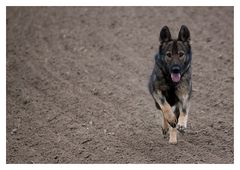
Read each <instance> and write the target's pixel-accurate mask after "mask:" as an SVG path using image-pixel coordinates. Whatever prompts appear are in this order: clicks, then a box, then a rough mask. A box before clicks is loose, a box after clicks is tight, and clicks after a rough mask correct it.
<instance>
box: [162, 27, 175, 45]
mask: <svg viewBox="0 0 240 170" xmlns="http://www.w3.org/2000/svg"><path fill="white" fill-rule="evenodd" d="M171 40H172V36H171V33H170V31H169V28H168V27H167V26H164V27H163V28H162V30H161V31H160V37H159V41H160V42H161V43H163V42H168V41H171Z"/></svg>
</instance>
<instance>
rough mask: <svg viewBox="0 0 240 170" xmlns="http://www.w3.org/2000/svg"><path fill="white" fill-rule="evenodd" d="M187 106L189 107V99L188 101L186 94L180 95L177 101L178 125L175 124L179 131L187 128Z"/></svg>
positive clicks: (182, 131)
mask: <svg viewBox="0 0 240 170" xmlns="http://www.w3.org/2000/svg"><path fill="white" fill-rule="evenodd" d="M189 108H190V101H189V97H188V95H182V96H181V102H179V111H180V115H179V118H178V125H177V129H178V131H179V132H181V133H184V132H185V130H186V128H187V120H188V112H189Z"/></svg>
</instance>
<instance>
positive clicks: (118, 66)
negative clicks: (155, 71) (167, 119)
mask: <svg viewBox="0 0 240 170" xmlns="http://www.w3.org/2000/svg"><path fill="white" fill-rule="evenodd" d="M182 24H185V25H187V26H188V27H189V29H190V31H191V35H192V47H193V63H192V65H193V97H192V107H191V110H190V115H189V123H188V131H187V133H186V134H185V135H181V134H179V135H178V139H179V142H178V144H177V145H169V144H168V140H167V139H163V137H162V135H161V124H160V122H161V119H160V118H161V115H160V113H159V111H158V110H157V109H156V108H155V105H154V102H153V99H152V97H151V96H150V94H149V93H148V89H147V83H148V78H149V75H150V74H151V71H152V68H153V65H154V59H153V56H154V54H155V53H156V52H157V51H158V45H159V42H158V37H159V32H160V28H161V27H162V26H164V25H168V26H169V27H170V29H171V31H172V34H173V35H175V36H176V35H177V33H178V30H179V29H180V26H181V25H182ZM233 79H234V77H233V7H187V8H184V7H170V8H169V7H62V8H59V7H58V8H57V7H45V8H40V7H39V8H37V7H35V8H33V7H27V8H24V7H8V8H7V158H6V161H7V163H233V161H234V160H233V150H234V149H233Z"/></svg>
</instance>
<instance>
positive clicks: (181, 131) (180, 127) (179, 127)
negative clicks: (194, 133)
mask: <svg viewBox="0 0 240 170" xmlns="http://www.w3.org/2000/svg"><path fill="white" fill-rule="evenodd" d="M177 130H178V131H179V132H180V133H182V134H184V133H185V132H186V127H185V126H183V125H177Z"/></svg>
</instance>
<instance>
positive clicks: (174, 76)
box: [171, 73, 181, 83]
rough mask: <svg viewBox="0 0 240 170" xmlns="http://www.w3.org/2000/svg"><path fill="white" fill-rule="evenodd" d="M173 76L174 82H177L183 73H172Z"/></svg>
mask: <svg viewBox="0 0 240 170" xmlns="http://www.w3.org/2000/svg"><path fill="white" fill-rule="evenodd" d="M171 78H172V81H173V82H175V83H177V82H179V81H180V79H181V75H180V73H171Z"/></svg>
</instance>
